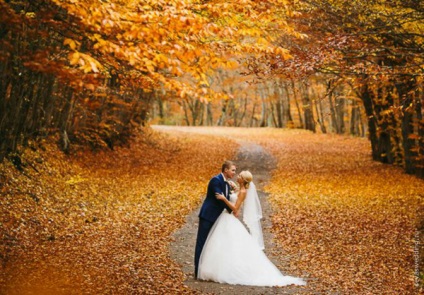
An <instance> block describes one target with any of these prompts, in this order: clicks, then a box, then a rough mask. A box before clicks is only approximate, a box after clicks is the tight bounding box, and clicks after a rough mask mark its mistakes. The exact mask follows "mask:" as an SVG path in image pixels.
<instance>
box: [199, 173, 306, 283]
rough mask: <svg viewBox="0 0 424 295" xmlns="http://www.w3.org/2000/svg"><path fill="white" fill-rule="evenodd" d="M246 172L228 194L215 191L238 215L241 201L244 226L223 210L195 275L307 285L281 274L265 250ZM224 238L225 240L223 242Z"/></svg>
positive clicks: (254, 194) (221, 280) (228, 280)
mask: <svg viewBox="0 0 424 295" xmlns="http://www.w3.org/2000/svg"><path fill="white" fill-rule="evenodd" d="M252 179H253V176H252V174H251V173H250V172H249V171H242V172H241V173H240V174H239V175H238V177H237V182H238V184H239V186H240V190H239V192H238V196H237V194H235V193H233V194H231V195H230V201H228V200H227V199H226V198H225V196H224V195H222V194H216V197H217V199H219V200H222V201H224V202H225V203H226V204H227V205H228V206H229V207H230V208H231V209H232V210H233V212H235V214H236V216H237V212H238V210H239V209H240V206H241V205H242V204H243V202H244V209H243V221H244V222H245V223H246V225H247V227H248V228H249V231H250V233H249V232H248V231H247V230H246V228H245V227H244V225H243V224H242V223H241V221H240V220H239V219H237V218H236V217H235V216H234V215H233V214H231V213H228V211H227V210H224V211H223V212H222V213H221V215H220V216H219V218H218V219H217V221H216V222H215V224H214V225H213V227H212V229H211V231H210V233H209V235H208V238H207V240H206V243H205V246H204V248H203V251H202V253H201V256H200V262H199V273H198V278H199V279H202V280H210V281H215V282H219V283H227V284H233V285H251V286H286V285H291V284H295V285H306V283H305V281H303V280H302V279H301V278H296V277H291V276H284V275H283V274H282V273H281V272H280V271H279V270H278V268H277V267H276V266H275V265H274V264H273V263H272V262H271V261H270V260H269V259H268V258H267V257H266V255H265V254H264V252H263V251H262V250H263V249H264V244H263V237H262V229H261V225H260V219H261V218H262V212H261V210H262V209H261V206H260V203H259V199H258V195H257V192H256V188H255V185H254V183H253V182H252ZM224 241H225V242H224Z"/></svg>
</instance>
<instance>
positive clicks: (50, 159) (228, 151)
mask: <svg viewBox="0 0 424 295" xmlns="http://www.w3.org/2000/svg"><path fill="white" fill-rule="evenodd" d="M160 129H161V130H162V131H166V132H162V131H161V132H152V131H151V130H149V129H148V130H143V131H141V133H140V134H139V135H138V136H137V137H136V138H135V139H134V140H133V142H132V145H131V147H121V148H116V149H115V150H114V151H103V152H98V153H91V152H88V151H77V152H75V153H74V154H71V155H64V154H63V153H61V152H60V151H58V148H57V146H56V144H55V143H54V142H49V141H46V142H42V143H41V145H39V146H38V147H37V146H34V147H33V148H31V149H27V150H26V152H25V153H24V154H23V155H22V160H23V165H22V167H21V170H22V171H19V170H17V169H15V167H14V166H13V165H12V163H10V162H7V161H6V162H4V163H2V164H1V165H0V180H1V182H0V192H1V194H2V197H1V198H0V262H1V263H0V294H7V295H14V294H19V295H24V294H55V295H57V294H66V295H68V294H171V293H172V294H199V293H200V294H201V293H205V292H214V293H218V294H219V293H225V292H227V293H232V291H234V289H231V288H239V290H241V289H242V288H244V287H233V286H221V285H218V284H214V283H205V284H206V285H205V284H203V283H197V284H196V282H194V281H193V280H192V269H193V268H192V266H191V264H192V260H193V258H192V255H193V248H192V246H190V245H188V244H186V246H185V247H186V248H185V250H184V251H181V255H182V257H180V258H178V257H177V258H178V259H181V260H178V259H177V258H176V257H175V255H179V254H178V253H177V254H175V250H176V247H177V246H178V245H179V246H181V245H182V244H181V243H180V242H184V243H186V242H187V243H189V241H180V240H179V239H180V238H181V235H179V233H178V230H179V229H181V228H182V227H183V226H184V224H186V221H187V216H189V217H188V220H189V221H190V225H191V226H192V227H194V228H195V227H196V225H195V222H196V218H195V214H196V213H195V212H196V211H195V210H196V208H198V207H199V205H200V204H201V202H202V200H203V196H204V193H205V190H206V185H207V182H208V180H209V179H210V177H211V176H212V175H214V174H216V173H217V172H218V171H219V167H220V165H221V163H222V161H223V160H224V159H236V158H237V153H238V151H240V147H242V149H241V152H239V153H238V154H239V157H238V160H239V170H240V169H244V168H248V169H251V170H252V172H253V173H254V174H255V176H256V178H257V180H258V181H257V183H258V184H259V185H260V188H261V191H262V192H261V196H262V200H263V201H264V205H265V206H264V207H265V208H264V209H265V211H266V212H268V213H267V216H270V218H266V219H265V220H264V225H265V228H266V229H270V230H271V233H272V235H273V236H266V241H267V242H268V243H271V245H268V246H269V247H267V251H270V250H272V251H271V253H268V254H269V256H270V257H271V258H272V259H273V261H275V263H276V264H277V265H278V266H279V267H280V269H281V270H282V271H283V272H284V273H287V274H289V275H293V276H300V277H303V278H305V279H306V280H307V282H308V286H306V287H284V288H278V289H276V288H268V289H267V288H263V290H264V291H263V292H261V288H252V289H249V288H247V289H248V290H249V291H246V292H247V293H249V292H250V293H254V292H256V293H257V294H258V293H259V294H261V293H265V292H268V293H276V292H277V293H281V294H287V293H296V294H297V293H300V294H416V293H418V292H419V290H418V289H417V288H416V287H415V285H414V284H415V283H416V281H414V280H415V277H414V273H415V270H416V261H417V255H416V254H414V253H416V249H417V245H418V246H419V245H423V244H424V241H423V240H422V237H423V235H419V232H418V231H417V229H416V228H417V226H416V221H417V215H418V214H420V209H422V208H423V187H424V181H423V180H419V179H417V178H415V177H413V176H409V175H406V174H404V173H403V172H402V170H401V169H398V168H396V167H391V166H386V165H383V164H381V163H376V162H373V161H372V160H371V159H370V155H369V142H368V141H367V140H366V139H360V138H350V137H345V136H331V135H319V134H312V133H310V132H306V131H301V130H283V129H272V128H188V127H186V128H183V127H161V128H160ZM165 133H166V134H165ZM246 142H248V143H249V145H247V146H246V145H245V144H246ZM258 146H261V147H262V148H263V151H261V150H260V149H259V148H258ZM243 147H245V148H246V149H243ZM249 151H260V152H259V155H268V156H267V157H266V158H261V157H258V156H257V155H258V154H255V153H253V154H250V153H249ZM243 155H244V156H246V155H251V157H247V158H244V157H243ZM271 156H272V158H273V159H274V160H273V161H268V159H271ZM273 168H274V169H273ZM255 169H256V170H255ZM261 172H262V174H261ZM264 172H266V173H264ZM267 173H271V175H270V176H271V177H270V178H268V175H267ZM260 179H262V180H263V183H261V180H260ZM265 180H267V182H266V183H265ZM265 195H267V197H266V199H265V198H264V196H265ZM265 200H268V202H269V207H268V203H267V202H265ZM270 208H272V211H271V210H270ZM190 214H192V215H190ZM193 218H194V219H193ZM191 220H194V222H192V221H191ZM187 235H189V236H190V238H191V239H192V240H191V241H192V243H194V239H195V233H194V232H193V233H188V234H187ZM420 239H421V240H420ZM171 245H172V247H171ZM181 247H182V246H181ZM170 248H172V251H170ZM189 248H191V249H189ZM176 251H177V252H178V249H177V250H176ZM414 251H415V252H414ZM417 254H419V255H418V256H419V257H422V255H424V253H422V252H421V253H417ZM184 255H187V256H184ZM419 257H418V258H419ZM174 259H177V262H179V263H177V262H176V261H175V260H174ZM180 264H182V265H183V267H182V268H181V265H180ZM421 269H422V268H421ZM247 289H246V290H247ZM271 290H272V291H271Z"/></svg>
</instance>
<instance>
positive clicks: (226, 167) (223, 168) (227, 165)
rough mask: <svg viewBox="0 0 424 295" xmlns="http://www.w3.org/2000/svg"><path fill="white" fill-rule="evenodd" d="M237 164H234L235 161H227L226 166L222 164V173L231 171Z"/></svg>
mask: <svg viewBox="0 0 424 295" xmlns="http://www.w3.org/2000/svg"><path fill="white" fill-rule="evenodd" d="M235 165H236V164H234V162H233V161H225V162H224V164H222V170H221V171H222V172H224V171H225V169H230V168H231V166H235Z"/></svg>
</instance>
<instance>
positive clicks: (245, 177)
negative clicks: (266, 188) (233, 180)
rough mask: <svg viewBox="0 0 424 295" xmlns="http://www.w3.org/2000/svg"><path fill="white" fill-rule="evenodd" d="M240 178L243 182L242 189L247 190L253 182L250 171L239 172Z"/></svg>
mask: <svg viewBox="0 0 424 295" xmlns="http://www.w3.org/2000/svg"><path fill="white" fill-rule="evenodd" d="M239 175H240V177H241V178H242V179H243V181H244V187H245V188H249V185H250V182H251V181H252V180H253V175H252V173H250V171H247V170H244V171H241V172H240V174H239Z"/></svg>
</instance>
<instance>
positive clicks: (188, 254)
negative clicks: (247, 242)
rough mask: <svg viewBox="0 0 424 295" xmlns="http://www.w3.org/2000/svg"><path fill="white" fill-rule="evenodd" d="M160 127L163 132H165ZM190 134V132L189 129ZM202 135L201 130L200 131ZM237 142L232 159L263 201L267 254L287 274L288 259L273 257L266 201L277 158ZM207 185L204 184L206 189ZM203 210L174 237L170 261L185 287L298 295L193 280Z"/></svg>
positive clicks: (215, 291) (290, 289)
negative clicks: (176, 266)
mask: <svg viewBox="0 0 424 295" xmlns="http://www.w3.org/2000/svg"><path fill="white" fill-rule="evenodd" d="M162 128H163V126H161V128H160V129H162ZM187 130H190V129H187ZM197 131H199V129H198V130H197ZM203 131H205V130H203ZM233 139H235V140H236V141H237V142H238V143H239V144H240V148H239V150H238V153H237V155H236V158H235V159H233V160H234V161H235V163H236V165H237V172H240V171H243V170H249V171H250V172H252V174H253V176H254V180H253V181H254V182H255V184H256V186H257V189H258V195H259V198H260V200H261V205H262V211H263V216H264V218H263V219H262V228H263V234H264V242H265V253H266V254H267V256H268V257H269V258H270V259H271V261H272V262H273V263H274V264H275V265H277V267H278V268H279V269H280V270H281V271H282V272H283V273H284V274H287V275H290V274H288V273H285V268H286V267H285V264H287V263H288V260H289V258H288V257H286V258H285V259H286V260H283V261H282V262H281V258H280V261H278V260H277V259H276V257H275V256H273V255H272V251H273V246H274V243H273V235H272V233H271V227H272V222H271V218H270V216H272V209H271V207H270V204H269V202H268V200H267V194H266V193H265V192H264V191H263V187H264V185H266V183H267V182H268V181H269V180H270V178H271V172H272V170H273V169H275V167H276V160H275V158H274V157H273V156H272V155H271V154H269V153H268V152H267V151H265V150H264V149H263V147H262V146H260V145H258V144H256V143H253V142H250V141H246V140H244V139H243V140H242V139H237V138H233ZM206 186H207V183H205V189H206ZM199 210H200V206H199V208H197V209H196V210H194V211H193V212H192V213H191V214H190V215H188V216H187V222H186V224H185V225H184V226H183V227H182V228H181V229H179V230H178V231H177V232H175V233H174V242H173V243H171V247H170V251H171V258H172V259H173V260H174V261H176V262H177V263H178V264H179V265H181V268H182V271H183V272H184V274H185V275H186V277H187V280H186V281H185V284H186V285H188V286H189V287H190V288H192V289H193V290H197V291H200V292H201V293H213V294H294V293H297V294H299V291H300V289H299V288H298V287H296V286H288V287H252V286H240V285H228V284H218V283H215V282H208V281H198V280H195V279H194V277H193V270H194V262H193V257H194V256H193V255H194V247H195V243H196V235H197V228H198V213H199Z"/></svg>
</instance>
